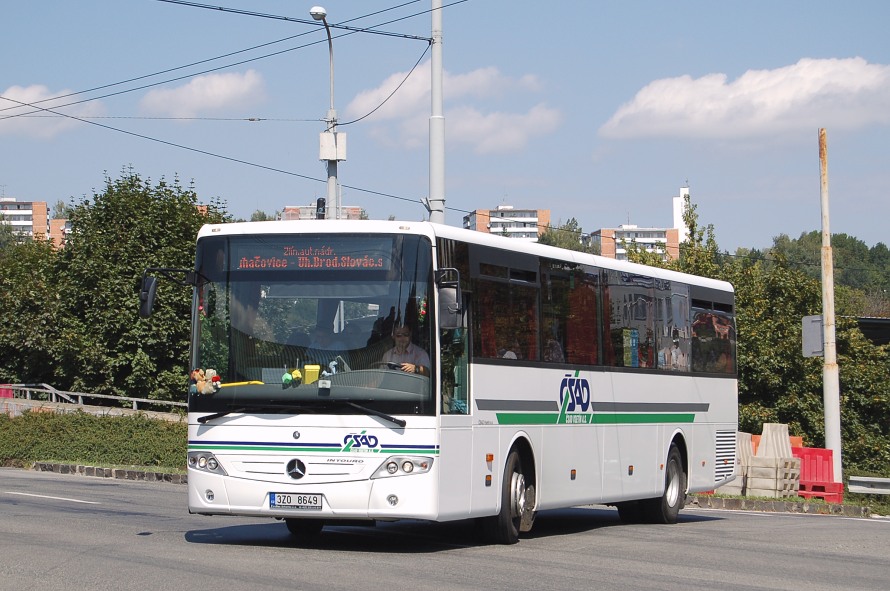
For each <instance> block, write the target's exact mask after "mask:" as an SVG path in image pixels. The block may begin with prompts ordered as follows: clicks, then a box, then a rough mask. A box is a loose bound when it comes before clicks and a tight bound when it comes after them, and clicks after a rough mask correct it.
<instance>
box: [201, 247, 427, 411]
mask: <svg viewBox="0 0 890 591" xmlns="http://www.w3.org/2000/svg"><path fill="white" fill-rule="evenodd" d="M196 265H197V269H196V270H197V272H198V276H199V278H200V281H199V283H198V286H197V289H196V290H195V298H194V306H193V315H194V318H193V319H194V322H193V327H194V329H193V330H194V332H193V335H192V351H193V353H192V368H193V371H192V375H191V379H190V388H189V409H190V411H193V412H208V413H220V414H226V413H230V412H257V413H274V412H288V413H295V412H296V413H304V412H305V413H320V412H324V413H334V414H337V413H340V414H359V413H366V414H367V413H372V414H373V413H386V414H421V415H430V414H434V412H435V402H434V400H433V398H432V388H431V385H430V384H431V380H430V375H431V374H432V371H433V368H432V367H430V365H431V362H430V357H431V356H430V354H429V353H430V347H431V344H432V343H433V342H434V340H433V338H432V335H433V332H432V320H433V319H432V318H431V313H432V308H431V307H429V306H428V301H429V297H430V295H431V289H432V283H431V278H432V259H431V245H430V242H429V240H427V239H426V238H423V237H421V236H413V235H379V234H378V235H370V234H367V235H365V234H355V235H343V234H337V235H333V234H312V235H304V234H300V235H293V234H263V235H243V236H241V235H239V236H219V237H206V238H202V239H201V240H199V242H198V247H197V257H196ZM394 332H395V333H397V334H398V335H399V338H400V339H405V336H404V335H405V334H406V333H407V335H408V338H409V339H410V344H407V349H405V342H404V341H403V344H402V347H401V348H400V349H399V353H401V356H398V355H396V356H395V357H394V355H393V353H394V351H395V349H394V346H395V340H394V338H393V334H394ZM405 351H407V353H406V352H405ZM408 354H410V361H413V363H405V359H406V357H405V355H408ZM432 357H433V358H435V356H434V355H433V356H432Z"/></svg>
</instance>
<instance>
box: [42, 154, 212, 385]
mask: <svg viewBox="0 0 890 591" xmlns="http://www.w3.org/2000/svg"><path fill="white" fill-rule="evenodd" d="M205 209H206V211H207V213H206V215H204V214H203V213H202V212H201V211H199V209H198V207H197V196H196V195H195V193H194V191H192V190H190V189H184V188H182V187H181V186H180V185H179V182H178V181H174V183H173V184H172V185H170V184H168V183H167V182H166V181H164V180H161V181H160V182H159V183H157V184H156V185H155V186H151V185H150V182H149V181H148V180H143V179H141V178H140V177H139V175H138V174H135V173H133V172H132V171H125V172H124V174H122V176H121V177H120V178H119V179H117V180H111V179H110V178H108V179H106V187H105V191H104V192H103V193H99V194H95V195H93V198H92V200H88V199H86V200H84V201H83V202H81V203H79V204H77V205H75V206H74V207H73V208H72V210H71V214H70V215H71V217H70V218H69V219H70V221H71V235H70V236H69V240H68V243H67V245H66V247H65V248H64V249H63V250H62V251H61V253H60V256H61V259H62V265H61V268H62V275H63V277H62V280H61V284H62V285H61V286H62V289H63V291H62V292H61V293H62V295H63V297H64V302H65V305H66V310H65V312H66V314H65V325H64V334H65V338H64V348H63V355H62V365H63V367H65V373H64V375H59V376H57V379H58V380H61V381H62V382H63V383H64V384H65V385H66V386H67V387H68V389H71V390H75V391H86V392H93V393H104V394H119V395H122V394H125V395H134V396H144V397H150V398H158V399H176V398H180V397H181V396H182V395H183V393H184V384H185V379H186V376H187V374H188V371H187V363H188V345H189V337H188V333H189V319H190V312H189V308H190V302H191V290H190V289H189V288H187V287H183V286H181V285H178V284H174V283H172V282H169V281H163V280H161V281H160V283H159V285H158V306H157V307H156V313H155V314H154V315H153V316H152V317H151V318H150V319H147V320H146V319H141V318H139V317H138V308H139V294H138V291H139V284H140V281H141V278H142V273H143V270H144V269H145V268H146V267H170V268H180V269H189V268H192V267H194V243H195V237H196V235H197V232H198V229H199V228H200V227H201V225H202V224H204V223H205V222H219V221H224V219H225V213H224V212H220V211H219V210H218V209H217V208H216V207H207V208H205Z"/></svg>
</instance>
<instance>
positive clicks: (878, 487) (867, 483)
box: [847, 476, 890, 495]
mask: <svg viewBox="0 0 890 591" xmlns="http://www.w3.org/2000/svg"><path fill="white" fill-rule="evenodd" d="M847 489H848V490H849V491H850V492H851V493H860V494H867V495H890V478H874V477H871V476H850V477H849V480H848V481H847Z"/></svg>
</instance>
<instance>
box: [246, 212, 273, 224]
mask: <svg viewBox="0 0 890 591" xmlns="http://www.w3.org/2000/svg"><path fill="white" fill-rule="evenodd" d="M276 219H278V218H277V216H275V215H269V214H268V213H266V212H265V211H260V210H259V209H258V210H256V211H255V212H253V213H252V214H250V221H252V222H271V221H275V220H276Z"/></svg>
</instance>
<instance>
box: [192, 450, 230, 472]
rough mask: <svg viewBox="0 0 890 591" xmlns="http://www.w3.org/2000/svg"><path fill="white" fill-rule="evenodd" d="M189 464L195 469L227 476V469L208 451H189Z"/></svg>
mask: <svg viewBox="0 0 890 591" xmlns="http://www.w3.org/2000/svg"><path fill="white" fill-rule="evenodd" d="M188 465H189V468H191V469H193V470H200V471H201V472H210V473H211V474H220V475H222V476H227V474H226V471H225V470H224V469H223V467H222V466H220V464H219V460H217V459H216V458H215V457H214V456H213V454H212V453H210V452H208V451H190V452H189V453H188Z"/></svg>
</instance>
